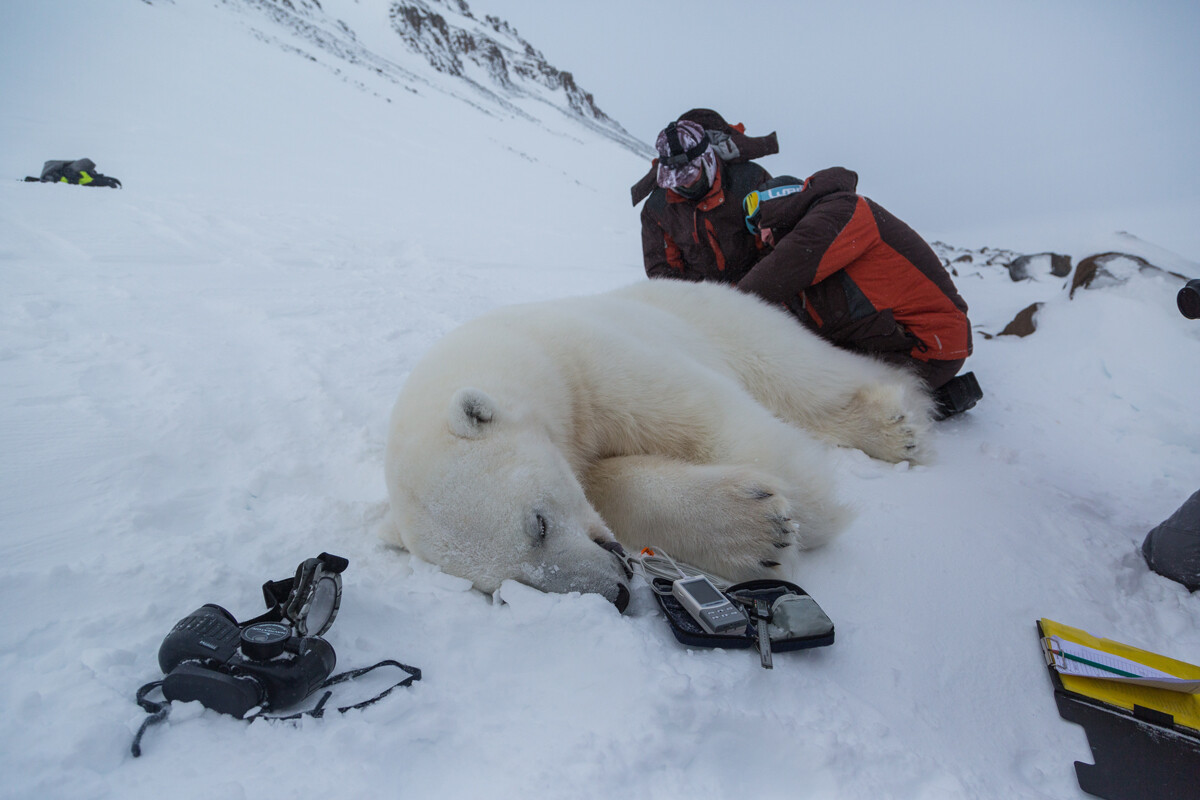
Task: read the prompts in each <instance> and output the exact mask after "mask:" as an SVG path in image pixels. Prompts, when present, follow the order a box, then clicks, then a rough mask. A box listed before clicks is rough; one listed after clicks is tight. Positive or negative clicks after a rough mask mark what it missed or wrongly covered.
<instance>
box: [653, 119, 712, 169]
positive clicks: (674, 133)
mask: <svg viewBox="0 0 1200 800" xmlns="http://www.w3.org/2000/svg"><path fill="white" fill-rule="evenodd" d="M666 134H667V147H668V149H669V150H670V152H671V155H669V156H667V157H666V158H664V159H662V160H661V161H660V163H661V164H663V165H664V166H667V167H681V166H683V165H684V164H686V163H688V162H689V161H691V160H692V159H694V158H696V157H697V156H699V155H700V154H702V153H703V152H704V151H705V150H707V149H708V144H709V142H708V133H707V132H705V133H704V135H703V136H701V137H700V141H698V142H696V144H694V145H692V146H691V147H690V148H687V147H684V146H683V142H681V141H680V140H679V131H678V130H677V127H676V123H674V122H672V123H671V124H670V125H668V126H667V130H666Z"/></svg>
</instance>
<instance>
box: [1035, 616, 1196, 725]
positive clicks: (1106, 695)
mask: <svg viewBox="0 0 1200 800" xmlns="http://www.w3.org/2000/svg"><path fill="white" fill-rule="evenodd" d="M1041 622H1042V635H1043V636H1057V637H1059V638H1060V639H1064V640H1066V641H1068V642H1074V643H1075V644H1081V645H1083V646H1085V647H1090V648H1092V649H1094V650H1102V651H1104V652H1106V653H1111V654H1112V655H1114V656H1120V657H1121V658H1127V659H1129V660H1130V661H1136V662H1138V663H1139V664H1145V665H1146V666H1148V667H1153V668H1154V669H1157V670H1161V671H1163V672H1166V673H1168V674H1170V675H1174V676H1175V677H1177V678H1187V679H1200V667H1198V666H1196V665H1195V664H1188V663H1187V662H1186V661H1176V660H1175V659H1173V658H1167V657H1166V656H1160V655H1159V654H1157V653H1151V652H1150V651H1148V650H1139V649H1138V648H1136V647H1130V646H1129V645H1127V644H1121V643H1120V642H1114V641H1112V640H1111V639H1101V638H1098V637H1096V636H1092V635H1091V634H1090V633H1088V632H1087V631H1081V630H1079V629H1078V628H1071V627H1068V626H1066V625H1063V624H1061V623H1058V622H1054V621H1052V620H1048V619H1044V618H1043V619H1042V621H1041ZM1058 677H1059V678H1060V679H1061V680H1062V684H1063V688H1064V689H1066V690H1067V691H1068V692H1074V693H1075V694H1079V695H1083V696H1084V697H1090V698H1093V699H1095V700H1099V701H1101V702H1103V703H1108V704H1109V705H1111V706H1116V707H1118V708H1124V709H1126V710H1128V711H1131V712H1132V711H1133V707H1134V706H1135V705H1139V706H1142V707H1143V708H1150V709H1153V710H1155V711H1161V712H1162V713H1164V714H1170V715H1171V716H1172V717H1174V718H1175V724H1176V725H1183V726H1185V727H1188V728H1191V729H1192V730H1194V731H1200V695H1195V694H1185V693H1183V692H1172V691H1170V690H1168V689H1156V688H1154V687H1150V686H1137V685H1132V684H1126V683H1120V682H1118V681H1108V680H1103V679H1099V678H1083V677H1080V676H1078V675H1064V674H1062V673H1058Z"/></svg>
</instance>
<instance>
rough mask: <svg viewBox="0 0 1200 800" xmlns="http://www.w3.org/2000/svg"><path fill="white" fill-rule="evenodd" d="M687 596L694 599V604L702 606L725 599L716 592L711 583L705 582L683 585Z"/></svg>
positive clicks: (692, 582)
mask: <svg viewBox="0 0 1200 800" xmlns="http://www.w3.org/2000/svg"><path fill="white" fill-rule="evenodd" d="M684 587H685V588H686V589H687V591H688V594H690V595H691V596H692V597H694V598H695V599H696V602H697V603H699V604H700V605H702V606H707V605H711V604H712V603H719V602H721V601H722V600H724V599H725V596H724V595H722V594H721V593H720V592H718V591H717V590H716V589H715V588H714V587H713V585H712V584H711V583H709V582H708V581H706V580H703V579H701V580H698V581H688V582H687V583H686V584H684Z"/></svg>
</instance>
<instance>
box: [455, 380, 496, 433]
mask: <svg viewBox="0 0 1200 800" xmlns="http://www.w3.org/2000/svg"><path fill="white" fill-rule="evenodd" d="M495 418H496V401H495V400H493V399H492V398H491V397H490V396H489V395H488V394H487V392H484V391H481V390H479V389H471V388H469V387H468V388H463V389H459V390H458V391H457V392H455V393H454V397H453V398H451V400H450V430H451V431H452V432H453V433H454V435H455V436H461V437H462V438H464V439H478V438H480V437H481V436H483V435H484V433H486V429H487V424H488V423H489V422H491V421H492V420H493V419H495Z"/></svg>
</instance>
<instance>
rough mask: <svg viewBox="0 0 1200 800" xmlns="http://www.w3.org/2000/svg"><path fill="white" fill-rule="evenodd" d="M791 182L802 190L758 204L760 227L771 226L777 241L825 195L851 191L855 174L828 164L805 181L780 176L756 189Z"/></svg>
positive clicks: (760, 189)
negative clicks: (802, 188)
mask: <svg viewBox="0 0 1200 800" xmlns="http://www.w3.org/2000/svg"><path fill="white" fill-rule="evenodd" d="M792 184H798V185H799V184H802V185H803V186H804V191H802V192H797V193H795V194H789V195H785V196H783V197H777V198H775V199H773V200H767V201H765V202H763V203H762V205H761V206H759V208H760V209H761V210H760V212H759V213H760V214H761V215H762V216H761V217H760V218H759V227H760V228H770V229H771V232H772V233H773V234H774V236H775V241H779V240H780V239H782V238H783V237H784V236H785V235H786V234H787V233H788V232H789V231H790V230H791V229H792V228H794V227H796V223H797V222H799V221H800V218H801V217H803V216H804V215H805V214H807V213H808V210H809V209H810V208H812V207H813V205H815V204H816V203H818V202H820V201H821V200H823V199H824V198H826V197H828V196H829V195H831V194H835V193H838V192H854V190H855V189H857V188H858V173H857V172H854V171H853V170H849V169H846V168H845V167H829V168H828V169H823V170H821V171H819V172H814V173H813V174H812V175H811V176H810V177H809V179H808V180H806V181H801V180H800V179H799V178H793V177H792V176H791V175H780V176H779V177H778V178H772V179H771V180H769V181H765V182H764V183H763V184H762V185H761V186H759V187H758V189H759V191H763V190H766V189H774V188H776V187H778V186H789V185H792Z"/></svg>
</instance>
